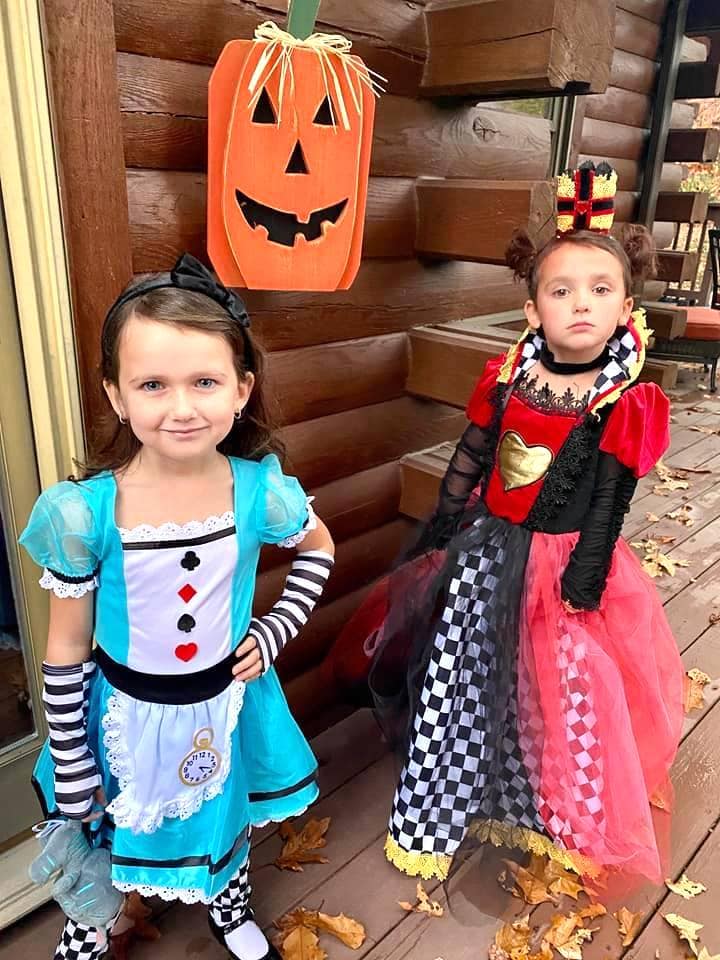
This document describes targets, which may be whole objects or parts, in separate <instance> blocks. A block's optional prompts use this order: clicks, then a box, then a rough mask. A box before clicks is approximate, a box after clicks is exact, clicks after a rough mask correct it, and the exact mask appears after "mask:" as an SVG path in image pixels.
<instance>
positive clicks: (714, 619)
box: [708, 613, 720, 627]
mask: <svg viewBox="0 0 720 960" xmlns="http://www.w3.org/2000/svg"><path fill="white" fill-rule="evenodd" d="M708 620H709V621H710V626H711V627H714V626H715V624H716V623H720V613H711V614H710V616H709V617H708Z"/></svg>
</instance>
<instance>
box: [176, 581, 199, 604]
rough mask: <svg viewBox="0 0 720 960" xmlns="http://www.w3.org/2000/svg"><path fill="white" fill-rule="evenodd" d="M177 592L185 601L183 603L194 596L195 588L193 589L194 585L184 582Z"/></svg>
mask: <svg viewBox="0 0 720 960" xmlns="http://www.w3.org/2000/svg"><path fill="white" fill-rule="evenodd" d="M178 593H179V594H180V596H181V597H182V598H183V600H184V601H185V603H190V601H191V600H192V598H193V597H194V596H195V594H196V593H197V590H196V589H195V587H191V586H190V584H189V583H186V584H185V586H184V587H181V588H180V589H179V590H178Z"/></svg>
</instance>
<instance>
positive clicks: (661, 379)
mask: <svg viewBox="0 0 720 960" xmlns="http://www.w3.org/2000/svg"><path fill="white" fill-rule="evenodd" d="M677 374H678V365H677V363H675V361H674V360H654V359H653V360H651V359H648V360H646V361H645V363H644V364H643V368H642V371H641V372H640V376H639V377H638V380H639V381H640V383H656V384H657V385H658V386H659V387H660V388H661V389H662V390H672V389H673V388H674V387H675V384H676V383H677Z"/></svg>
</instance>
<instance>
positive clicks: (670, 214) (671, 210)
mask: <svg viewBox="0 0 720 960" xmlns="http://www.w3.org/2000/svg"><path fill="white" fill-rule="evenodd" d="M709 199H710V197H709V195H708V194H707V193H689V192H683V193H670V192H662V193H660V194H658V200H657V209H656V212H655V217H656V218H657V219H658V220H671V221H673V222H674V223H702V222H703V221H704V220H706V219H707V212H708V201H709Z"/></svg>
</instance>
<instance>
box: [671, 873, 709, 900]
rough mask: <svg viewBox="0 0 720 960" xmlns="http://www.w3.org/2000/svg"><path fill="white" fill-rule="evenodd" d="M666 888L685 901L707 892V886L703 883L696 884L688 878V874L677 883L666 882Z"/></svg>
mask: <svg viewBox="0 0 720 960" xmlns="http://www.w3.org/2000/svg"><path fill="white" fill-rule="evenodd" d="M665 886H666V887H667V888H668V890H672V892H673V893H677V894H678V896H680V897H682V898H683V900H692V899H693V897H697V896H698V894H700V893H704V892H705V891H706V890H707V887H706V886H704V885H703V884H702V883H695V882H694V881H692V880H691V879H690V878H689V877H688V876H686V874H683V875H682V876H681V877H680V879H679V880H678V882H677V883H673V882H672V881H671V880H666V881H665Z"/></svg>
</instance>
